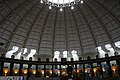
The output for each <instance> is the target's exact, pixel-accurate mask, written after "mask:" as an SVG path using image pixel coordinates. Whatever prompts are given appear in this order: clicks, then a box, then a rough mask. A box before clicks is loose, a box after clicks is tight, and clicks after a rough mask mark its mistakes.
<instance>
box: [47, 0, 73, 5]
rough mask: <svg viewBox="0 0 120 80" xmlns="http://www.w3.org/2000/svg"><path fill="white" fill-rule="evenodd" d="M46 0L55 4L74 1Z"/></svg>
mask: <svg viewBox="0 0 120 80" xmlns="http://www.w3.org/2000/svg"><path fill="white" fill-rule="evenodd" d="M48 1H49V2H52V3H56V4H68V3H71V2H74V1H75V0H48Z"/></svg>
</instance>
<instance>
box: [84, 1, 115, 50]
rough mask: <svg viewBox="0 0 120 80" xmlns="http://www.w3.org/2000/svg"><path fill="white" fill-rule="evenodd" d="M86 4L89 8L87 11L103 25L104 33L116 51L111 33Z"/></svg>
mask: <svg viewBox="0 0 120 80" xmlns="http://www.w3.org/2000/svg"><path fill="white" fill-rule="evenodd" d="M84 4H85V5H86V6H87V9H88V10H89V11H90V12H91V13H92V15H93V16H94V17H95V18H96V20H97V21H98V22H99V23H100V24H101V25H102V26H101V27H102V28H103V30H104V32H105V33H106V35H107V37H108V39H109V41H110V44H111V46H112V47H113V48H114V49H115V45H114V42H113V41H112V38H111V36H110V34H109V32H108V31H107V29H106V27H105V26H104V24H103V22H102V21H101V20H100V18H99V17H98V16H97V15H96V14H95V12H94V11H93V10H92V9H91V8H90V7H89V6H88V5H87V4H86V3H85V2H84Z"/></svg>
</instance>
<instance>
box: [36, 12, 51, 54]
mask: <svg viewBox="0 0 120 80" xmlns="http://www.w3.org/2000/svg"><path fill="white" fill-rule="evenodd" d="M50 12H51V10H49V11H48V12H47V15H46V17H45V21H44V23H43V27H42V30H41V33H40V37H39V43H38V49H37V51H38V54H40V53H39V52H40V46H41V42H42V36H43V32H44V29H45V25H46V23H47V20H48V18H49V15H50Z"/></svg>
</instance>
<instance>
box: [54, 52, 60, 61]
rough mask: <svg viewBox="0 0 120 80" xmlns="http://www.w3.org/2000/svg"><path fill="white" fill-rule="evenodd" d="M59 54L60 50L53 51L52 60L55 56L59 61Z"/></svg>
mask: <svg viewBox="0 0 120 80" xmlns="http://www.w3.org/2000/svg"><path fill="white" fill-rule="evenodd" d="M59 55H60V52H59V51H55V52H54V58H53V61H54V60H55V58H56V59H57V61H60V57H59Z"/></svg>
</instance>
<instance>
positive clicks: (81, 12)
mask: <svg viewBox="0 0 120 80" xmlns="http://www.w3.org/2000/svg"><path fill="white" fill-rule="evenodd" d="M78 9H79V13H80V14H81V15H82V16H83V19H84V20H85V22H86V25H87V27H88V28H89V31H90V33H91V35H92V38H93V41H94V43H95V47H97V46H98V44H97V42H96V39H95V36H94V33H93V31H92V29H91V26H90V25H89V22H88V20H87V19H86V17H85V15H84V13H83V11H82V9H81V8H80V7H79V5H78Z"/></svg>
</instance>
